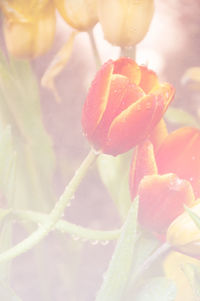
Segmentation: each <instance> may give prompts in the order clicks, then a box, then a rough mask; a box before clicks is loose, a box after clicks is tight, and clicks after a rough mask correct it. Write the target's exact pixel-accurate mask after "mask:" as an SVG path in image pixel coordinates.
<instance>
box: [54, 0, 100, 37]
mask: <svg viewBox="0 0 200 301" xmlns="http://www.w3.org/2000/svg"><path fill="white" fill-rule="evenodd" d="M54 2H55V5H56V8H57V9H58V11H59V13H60V14H61V16H62V17H63V19H64V20H65V21H66V22H67V23H68V24H69V25H70V26H72V27H73V28H75V29H77V30H79V31H88V30H89V29H91V28H92V27H93V26H94V25H95V24H96V23H97V21H98V17H97V0H54Z"/></svg>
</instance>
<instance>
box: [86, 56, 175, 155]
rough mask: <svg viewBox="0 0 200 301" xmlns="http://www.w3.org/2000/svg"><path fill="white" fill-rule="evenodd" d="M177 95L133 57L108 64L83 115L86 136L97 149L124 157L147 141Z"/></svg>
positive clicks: (87, 101)
mask: <svg viewBox="0 0 200 301" xmlns="http://www.w3.org/2000/svg"><path fill="white" fill-rule="evenodd" d="M173 95H174V89H173V87H172V86H171V85H170V84H168V83H164V84H161V83H159V80H158V78H157V76H156V74H155V73H154V72H153V71H151V70H148V69H147V68H146V67H144V66H138V65H137V64H136V63H135V62H134V61H133V60H131V59H129V58H120V59H118V60H117V61H111V60H110V61H108V62H107V63H106V64H104V65H103V66H102V67H101V69H100V70H99V72H98V73H97V75H96V77H95V79H94V81H93V83H92V86H91V88H90V90H89V93H88V96H87V99H86V102H85V104H84V107H83V113H82V126H83V131H84V133H85V135H86V136H87V138H88V140H89V141H90V143H91V144H92V145H93V147H94V148H95V149H96V150H101V151H103V152H104V153H107V154H111V155H114V156H116V155H118V154H122V153H124V152H126V151H128V150H130V149H131V148H132V147H134V146H135V145H137V144H138V143H140V142H141V141H143V140H144V139H145V138H146V137H147V136H148V135H149V134H150V132H151V131H152V129H153V128H154V127H155V126H156V124H157V123H158V122H159V121H160V119H161V118H162V116H163V114H164V113H165V111H166V109H167V107H168V105H169V103H170V102H171V101H172V99H173Z"/></svg>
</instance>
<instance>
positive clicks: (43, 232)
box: [0, 150, 97, 263]
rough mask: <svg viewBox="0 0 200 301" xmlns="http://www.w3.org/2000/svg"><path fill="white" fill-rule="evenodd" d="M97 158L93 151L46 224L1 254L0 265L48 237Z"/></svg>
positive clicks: (67, 187) (77, 172) (76, 173)
mask: <svg viewBox="0 0 200 301" xmlns="http://www.w3.org/2000/svg"><path fill="white" fill-rule="evenodd" d="M96 158H97V154H96V153H95V152H94V151H93V150H91V151H90V152H89V154H88V155H87V157H86V158H85V160H84V161H83V162H82V164H81V166H80V167H79V169H78V170H77V171H76V172H75V174H74V176H73V178H72V179H71V181H70V182H69V184H68V185H67V186H66V188H65V190H64V192H63V194H62V195H61V197H60V198H59V200H58V202H57V203H56V205H55V207H54V208H53V209H52V211H51V212H50V214H49V216H48V219H47V220H46V221H45V223H43V224H42V225H40V226H39V227H38V229H37V230H36V231H35V232H33V233H32V234H31V235H30V236H29V237H27V238H26V239H24V240H23V241H22V242H20V243H19V244H17V245H16V246H14V247H13V248H11V249H9V250H7V251H5V252H3V253H2V254H0V263H2V262H5V261H8V260H11V259H12V258H15V257H17V256H19V255H20V254H23V253H25V252H26V251H28V250H30V249H31V248H33V247H34V246H35V245H37V244H38V243H39V242H40V241H41V240H42V239H43V238H44V237H46V236H47V234H48V233H49V232H50V231H51V230H52V229H53V228H54V226H55V224H56V223H57V221H58V220H59V219H60V218H61V216H62V215H63V212H64V210H65V208H66V206H67V204H68V203H69V201H70V199H71V198H72V197H73V196H74V193H75V191H76V189H77V188H78V186H79V184H80V183H81V181H82V179H83V178H84V176H85V175H86V173H87V171H88V170H89V168H90V166H91V164H92V163H93V162H94V161H95V159H96Z"/></svg>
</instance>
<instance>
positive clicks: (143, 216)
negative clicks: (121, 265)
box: [138, 174, 194, 235]
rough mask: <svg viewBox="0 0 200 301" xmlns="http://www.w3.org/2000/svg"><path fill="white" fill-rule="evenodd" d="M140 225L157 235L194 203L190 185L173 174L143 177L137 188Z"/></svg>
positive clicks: (163, 231)
mask: <svg viewBox="0 0 200 301" xmlns="http://www.w3.org/2000/svg"><path fill="white" fill-rule="evenodd" d="M138 195H139V213H138V220H139V222H140V224H141V225H142V226H143V227H144V228H146V229H148V230H150V231H152V232H154V233H157V234H159V235H163V234H165V233H166V231H167V228H168V227H169V225H170V223H171V222H172V221H173V220H174V219H175V218H176V217H177V216H178V215H180V214H181V213H182V212H183V210H184V204H186V205H189V206H190V205H191V204H193V202H194V193H193V189H192V186H191V184H190V183H189V182H188V181H186V180H181V179H179V178H178V177H177V176H176V175H175V174H165V175H149V176H145V177H144V178H143V179H142V180H141V181H140V184H139V187H138Z"/></svg>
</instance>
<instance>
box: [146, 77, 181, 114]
mask: <svg viewBox="0 0 200 301" xmlns="http://www.w3.org/2000/svg"><path fill="white" fill-rule="evenodd" d="M151 94H154V95H163V97H164V104H165V108H164V112H165V111H166V110H167V108H168V106H169V104H170V102H171V101H172V100H173V97H174V94H175V89H174V88H173V87H172V85H170V84H169V83H164V84H160V85H155V86H154V87H153V88H152V90H151ZM164 112H163V113H164Z"/></svg>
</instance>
